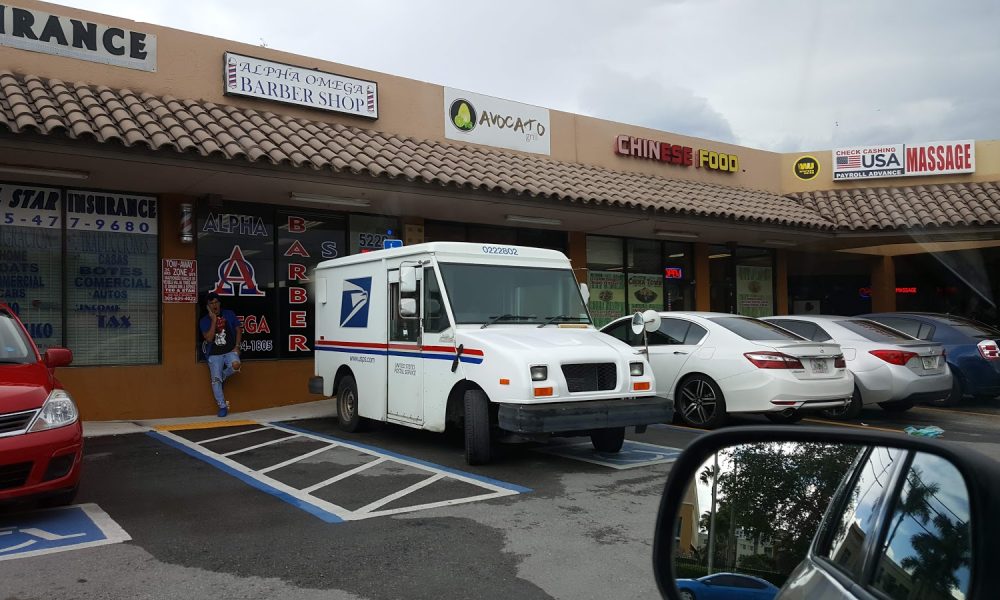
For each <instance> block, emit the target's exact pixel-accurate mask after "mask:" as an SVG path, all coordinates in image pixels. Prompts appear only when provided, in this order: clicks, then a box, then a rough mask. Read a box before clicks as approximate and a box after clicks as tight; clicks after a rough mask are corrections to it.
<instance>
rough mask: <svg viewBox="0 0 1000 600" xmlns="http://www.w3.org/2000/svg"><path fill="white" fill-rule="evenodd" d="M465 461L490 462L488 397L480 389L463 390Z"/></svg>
mask: <svg viewBox="0 0 1000 600" xmlns="http://www.w3.org/2000/svg"><path fill="white" fill-rule="evenodd" d="M464 400H465V419H464V421H465V462H466V463H467V464H470V465H485V464H486V463H488V462H490V399H489V398H487V397H486V392H484V391H482V390H466V392H465V398H464Z"/></svg>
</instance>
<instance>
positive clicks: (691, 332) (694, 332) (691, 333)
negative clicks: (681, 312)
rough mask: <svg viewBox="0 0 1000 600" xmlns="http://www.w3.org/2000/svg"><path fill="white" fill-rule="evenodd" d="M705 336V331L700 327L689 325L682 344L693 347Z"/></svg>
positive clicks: (706, 333)
mask: <svg viewBox="0 0 1000 600" xmlns="http://www.w3.org/2000/svg"><path fill="white" fill-rule="evenodd" d="M706 335H708V330H707V329H705V328H704V327H702V326H701V325H696V324H694V323H691V327H689V328H688V332H687V337H685V338H684V343H685V344H687V345H689V346H695V345H697V344H700V343H701V340H703V339H705V336H706Z"/></svg>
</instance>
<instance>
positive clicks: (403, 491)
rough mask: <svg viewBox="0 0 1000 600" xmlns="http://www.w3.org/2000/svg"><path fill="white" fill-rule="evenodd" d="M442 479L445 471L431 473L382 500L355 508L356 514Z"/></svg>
mask: <svg viewBox="0 0 1000 600" xmlns="http://www.w3.org/2000/svg"><path fill="white" fill-rule="evenodd" d="M442 479H444V474H443V473H438V474H436V475H431V476H430V477H428V478H427V479H424V480H423V481H418V482H417V483H414V484H413V485H411V486H410V487H408V488H404V489H401V490H399V491H398V492H395V493H393V494H389V495H388V496H386V497H385V498H382V499H381V500H376V501H374V502H372V503H370V504H366V505H365V506H362V507H361V508H359V509H357V510H355V511H354V514H356V515H357V514H365V513H368V512H371V511H373V510H375V509H376V508H378V507H380V506H385V505H386V504H389V503H390V502H392V501H393V500H396V499H397V498H402V497H403V496H406V495H407V494H412V493H413V492H415V491H417V490H419V489H423V488H425V487H427V486H429V485H430V484H432V483H434V482H435V481H441V480H442Z"/></svg>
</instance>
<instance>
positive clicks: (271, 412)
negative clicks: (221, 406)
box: [83, 398, 337, 438]
mask: <svg viewBox="0 0 1000 600" xmlns="http://www.w3.org/2000/svg"><path fill="white" fill-rule="evenodd" d="M336 414H337V400H336V399H335V398H330V399H327V400H317V401H316V402H303V403H302V404H292V405H290V406H278V407H275V408H265V409H261V410H251V411H247V412H231V413H229V416H228V417H223V418H219V417H216V416H215V415H214V414H213V415H205V416H200V417H179V418H175V419H151V420H146V421H84V422H83V437H85V438H86V437H101V436H105V435H124V434H128V433H142V432H145V431H150V430H151V429H153V428H155V427H160V426H163V425H186V424H189V423H208V422H216V421H217V422H218V423H219V424H222V425H224V424H225V423H226V421H236V420H241V421H243V420H251V421H262V422H268V421H295V420H297V419H314V418H323V417H326V418H330V417H334V416H336Z"/></svg>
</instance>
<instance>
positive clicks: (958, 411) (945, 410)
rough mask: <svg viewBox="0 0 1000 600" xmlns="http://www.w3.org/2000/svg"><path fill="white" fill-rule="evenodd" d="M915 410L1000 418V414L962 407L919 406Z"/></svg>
mask: <svg viewBox="0 0 1000 600" xmlns="http://www.w3.org/2000/svg"><path fill="white" fill-rule="evenodd" d="M914 410H932V411H934V412H943V413H948V414H952V415H972V416H974V417H990V418H993V419H1000V415H993V414H990V413H981V412H972V411H971V410H962V409H960V408H958V409H954V408H934V407H932V406H918V407H916V408H915V409H914Z"/></svg>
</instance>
